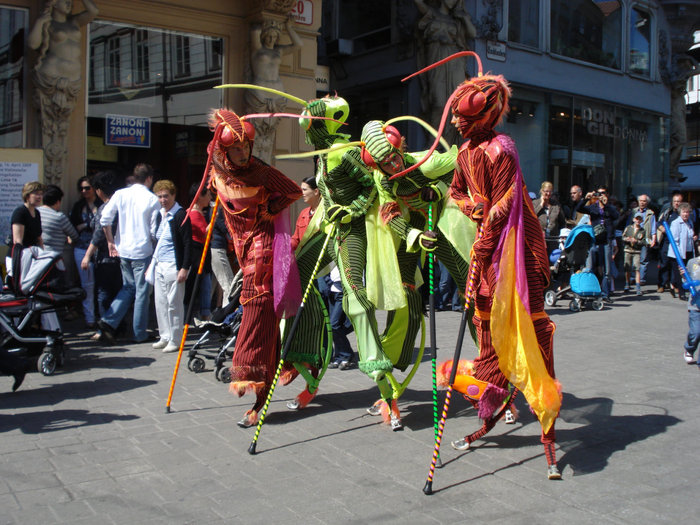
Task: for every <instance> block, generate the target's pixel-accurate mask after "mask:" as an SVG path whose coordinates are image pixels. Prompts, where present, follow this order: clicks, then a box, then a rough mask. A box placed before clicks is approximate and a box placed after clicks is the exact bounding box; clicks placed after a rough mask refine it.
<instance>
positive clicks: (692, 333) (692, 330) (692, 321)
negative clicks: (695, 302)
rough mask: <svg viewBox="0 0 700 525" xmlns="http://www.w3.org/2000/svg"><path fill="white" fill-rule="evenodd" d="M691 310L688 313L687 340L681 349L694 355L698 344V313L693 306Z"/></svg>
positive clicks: (699, 338) (699, 318)
mask: <svg viewBox="0 0 700 525" xmlns="http://www.w3.org/2000/svg"><path fill="white" fill-rule="evenodd" d="M691 308H692V310H690V311H689V312H688V338H687V340H686V342H685V344H684V345H683V347H684V348H685V351H686V352H688V353H689V354H694V353H695V351H696V350H697V349H698V344H699V343H700V311H698V310H697V308H695V307H694V306H693V307H691ZM699 366H700V365H699Z"/></svg>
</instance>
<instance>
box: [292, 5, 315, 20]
mask: <svg viewBox="0 0 700 525" xmlns="http://www.w3.org/2000/svg"><path fill="white" fill-rule="evenodd" d="M292 18H293V19H294V21H295V22H296V23H297V24H304V25H305V26H310V25H311V24H313V22H314V4H313V3H312V2H311V0H298V1H297V2H295V3H294V6H293V7H292Z"/></svg>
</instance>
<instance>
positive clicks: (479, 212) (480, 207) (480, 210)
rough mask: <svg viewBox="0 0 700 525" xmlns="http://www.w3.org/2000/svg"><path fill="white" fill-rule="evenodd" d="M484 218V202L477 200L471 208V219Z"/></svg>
mask: <svg viewBox="0 0 700 525" xmlns="http://www.w3.org/2000/svg"><path fill="white" fill-rule="evenodd" d="M483 218H484V203H483V202H479V203H477V205H476V206H474V209H473V210H472V219H483Z"/></svg>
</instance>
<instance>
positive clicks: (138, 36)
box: [87, 21, 224, 202]
mask: <svg viewBox="0 0 700 525" xmlns="http://www.w3.org/2000/svg"><path fill="white" fill-rule="evenodd" d="M223 42H224V41H223V39H220V38H212V37H210V36H206V35H196V34H192V33H182V32H176V31H169V30H163V29H159V28H153V27H144V26H134V25H129V24H119V23H113V22H107V21H96V22H92V23H91V24H90V28H89V42H88V46H89V50H90V52H89V55H88V56H89V60H90V78H91V80H90V82H89V83H88V86H89V91H88V107H87V137H88V138H87V172H88V173H93V172H95V171H98V170H105V169H115V170H117V171H119V172H122V173H124V172H128V171H129V170H131V169H133V167H134V165H135V164H136V163H138V162H148V163H150V164H151V165H152V166H153V167H154V169H155V170H156V172H157V176H167V178H169V179H171V180H173V181H174V182H175V184H176V186H177V187H178V188H180V190H181V191H182V192H183V193H181V194H180V196H179V198H181V199H186V198H187V197H186V194H187V188H189V186H190V184H191V183H192V181H193V180H199V178H201V176H202V172H203V170H204V165H205V163H206V158H207V144H208V142H209V141H210V140H211V132H210V131H209V128H208V126H207V115H208V113H209V111H210V110H211V108H217V107H221V104H222V93H223V91H222V90H219V89H212V88H213V87H214V86H217V85H219V84H222V83H223V78H222V68H221V63H222V50H223V49H224V45H223ZM212 50H214V52H213V53H212V52H211V51H212ZM212 66H213V67H212ZM214 69H216V70H214ZM120 79H121V81H120ZM181 202H182V201H181Z"/></svg>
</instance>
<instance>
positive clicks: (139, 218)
mask: <svg viewBox="0 0 700 525" xmlns="http://www.w3.org/2000/svg"><path fill="white" fill-rule="evenodd" d="M132 177H133V179H134V183H133V184H132V185H131V186H129V187H127V188H124V189H121V190H118V191H116V192H115V193H114V195H113V196H112V198H111V199H110V200H109V202H108V203H107V204H106V205H105V207H104V209H103V210H102V216H101V218H100V225H101V226H102V229H103V230H104V232H105V237H106V238H107V246H108V247H109V254H110V256H112V257H119V258H120V264H121V271H122V281H123V285H122V289H121V290H119V293H117V296H116V297H115V298H114V300H113V301H112V304H111V305H110V307H109V309H108V310H107V311H106V312H105V314H104V315H103V316H102V319H100V321H99V322H98V326H99V329H100V331H101V337H100V340H101V341H105V342H112V341H113V340H114V333H115V330H116V328H117V327H118V326H119V324H120V323H121V321H122V319H123V318H124V316H125V315H126V314H127V312H128V311H129V307H130V306H131V304H132V303H133V305H134V317H133V329H134V342H136V343H142V342H144V341H146V339H148V334H147V333H146V329H147V328H148V306H149V304H148V303H149V300H150V285H149V284H148V282H147V281H146V268H148V265H149V263H150V262H151V256H152V255H153V242H152V241H151V217H152V216H153V213H154V212H155V211H156V210H159V209H160V204H159V203H158V199H157V198H156V196H155V195H154V194H153V193H151V190H150V189H149V188H150V187H151V184H152V183H153V168H152V167H151V166H150V165H148V164H137V165H136V167H135V168H134V172H133V174H132ZM116 216H118V217H119V223H118V229H117V234H116V237H113V236H112V222H113V221H114V218H115V217H116Z"/></svg>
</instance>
